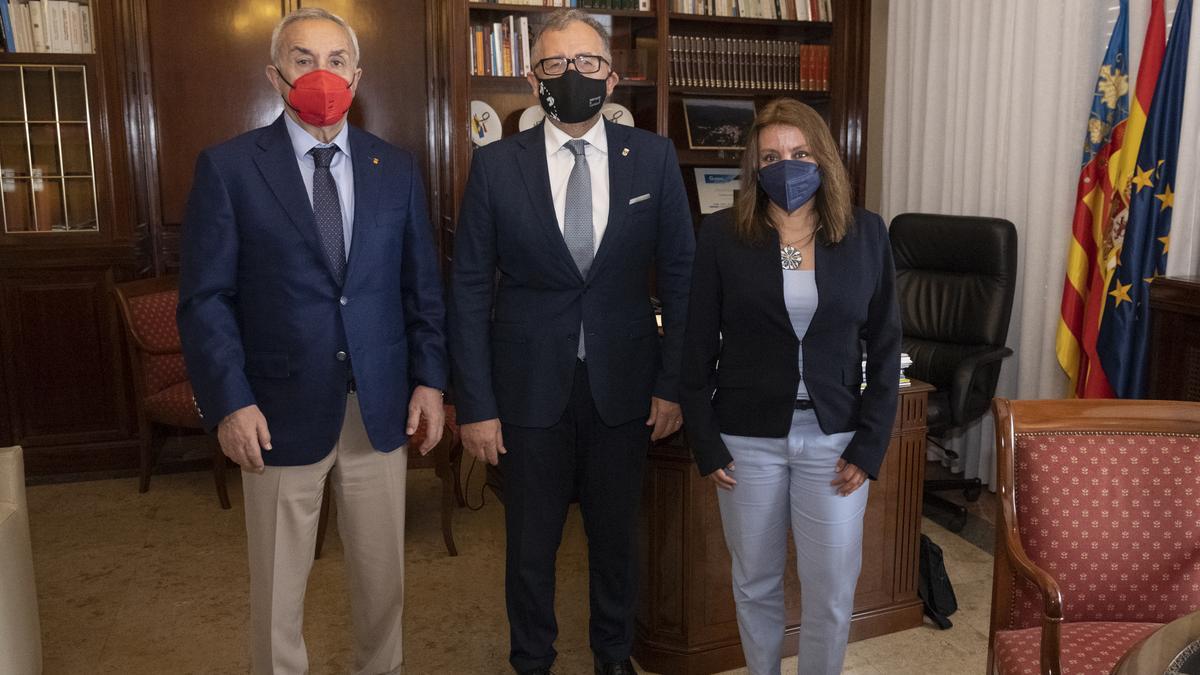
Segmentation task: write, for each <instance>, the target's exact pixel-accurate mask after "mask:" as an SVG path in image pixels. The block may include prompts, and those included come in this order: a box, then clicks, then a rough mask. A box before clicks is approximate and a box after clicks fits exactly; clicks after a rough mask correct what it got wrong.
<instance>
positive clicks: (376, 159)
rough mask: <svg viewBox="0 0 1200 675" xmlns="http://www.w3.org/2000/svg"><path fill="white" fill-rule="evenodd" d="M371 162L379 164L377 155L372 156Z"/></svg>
mask: <svg viewBox="0 0 1200 675" xmlns="http://www.w3.org/2000/svg"><path fill="white" fill-rule="evenodd" d="M371 163H372V164H374V165H375V166H379V158H378V157H372V158H371Z"/></svg>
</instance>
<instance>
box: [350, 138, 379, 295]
mask: <svg viewBox="0 0 1200 675" xmlns="http://www.w3.org/2000/svg"><path fill="white" fill-rule="evenodd" d="M374 146H375V142H374V140H373V139H372V138H371V137H370V136H368V135H367V134H366V133H364V132H363V131H361V130H359V129H358V128H356V127H350V161H351V162H352V163H353V165H354V228H353V229H352V231H351V235H350V251H349V257H348V258H347V259H346V283H347V284H349V283H350V278H351V275H353V274H354V270H355V261H356V260H361V259H362V258H364V257H367V255H368V253H369V251H370V246H371V245H372V244H371V241H372V237H373V235H374V232H375V224H376V222H375V216H376V214H377V212H378V209H377V208H376V207H377V205H378V204H379V191H380V190H381V189H382V185H381V180H380V172H379V165H378V164H376V163H375V158H374V156H372V154H371V153H372V152H373V148H374ZM359 267H361V264H360V265H359Z"/></svg>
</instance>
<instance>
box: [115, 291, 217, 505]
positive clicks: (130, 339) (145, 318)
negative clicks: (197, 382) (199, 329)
mask: <svg viewBox="0 0 1200 675" xmlns="http://www.w3.org/2000/svg"><path fill="white" fill-rule="evenodd" d="M116 294H117V303H118V304H119V305H120V307H121V316H122V318H124V320H125V337H126V342H127V343H128V346H129V361H130V363H132V364H133V381H134V392H135V395H136V397H137V414H138V433H139V434H140V435H141V482H140V484H139V486H138V491H139V492H145V491H147V490H149V489H150V473H151V471H152V470H153V469H154V463H155V460H156V459H157V455H158V451H159V450H160V449H161V448H162V444H163V442H164V441H165V440H166V433H167V432H170V431H174V432H176V433H178V432H180V431H181V430H189V431H193V432H199V431H201V429H202V426H201V424H200V417H199V415H198V414H197V413H196V403H195V401H194V400H193V399H192V385H191V383H190V382H188V376H187V370H186V369H185V368H184V365H183V347H182V346H181V345H180V342H179V329H178V328H177V327H176V325H175V307H176V305H178V304H179V286H178V279H177V278H176V277H173V276H166V277H157V278H154V279H143V280H140V281H131V282H128V283H123V284H117V285H116ZM210 438H211V444H212V448H213V479H214V480H215V481H216V484H217V497H218V498H219V499H220V500H221V508H223V509H227V508H229V492H228V490H227V489H226V487H225V455H224V454H222V453H221V447H220V446H219V445H218V444H217V440H216V438H215V437H210Z"/></svg>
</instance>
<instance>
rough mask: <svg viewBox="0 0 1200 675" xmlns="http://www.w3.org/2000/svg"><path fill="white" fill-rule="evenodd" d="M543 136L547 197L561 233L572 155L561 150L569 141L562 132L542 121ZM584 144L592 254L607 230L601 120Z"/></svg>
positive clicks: (604, 145)
mask: <svg viewBox="0 0 1200 675" xmlns="http://www.w3.org/2000/svg"><path fill="white" fill-rule="evenodd" d="M542 129H543V132H544V133H545V134H546V166H547V168H549V169H550V194H551V195H552V196H553V197H554V215H555V216H557V217H558V230H559V232H562V231H563V228H564V227H565V224H564V219H565V215H564V214H565V213H566V210H567V181H568V179H570V177H571V169H573V168H574V167H575V154H574V153H572V152H571V150H570V148H567V147H565V146H566V144H567V141H570V140H573V139H572V137H571V136H570V135H568V134H567V133H566V132H564V131H563V130H562V129H559V128H558V127H556V126H554V125H553V124H551V123H550V120H546V121H545V122H543V123H542ZM581 138H582V139H583V140H585V141H587V145H586V146H585V148H584V154H583V156H584V157H585V158H586V159H587V163H588V171H589V173H591V178H592V252H593V253H594V252H595V251H596V250H597V249H599V248H600V240H601V239H602V238H603V237H604V230H605V228H607V227H608V134H607V132H606V131H605V130H604V120H603V118H601V119H597V120H596V123H595V124H593V125H592V128H591V129H588V131H587V133H586V134H584V135H583V136H581Z"/></svg>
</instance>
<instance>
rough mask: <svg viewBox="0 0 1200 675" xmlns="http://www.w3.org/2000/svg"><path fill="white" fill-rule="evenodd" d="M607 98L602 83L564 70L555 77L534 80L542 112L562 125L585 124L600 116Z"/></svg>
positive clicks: (605, 87)
mask: <svg viewBox="0 0 1200 675" xmlns="http://www.w3.org/2000/svg"><path fill="white" fill-rule="evenodd" d="M607 95H608V83H607V81H606V80H597V79H594V78H591V77H584V76H583V75H580V74H579V73H578V72H576V71H574V70H571V69H569V68H568V69H567V72H565V73H563V74H562V75H561V76H559V77H555V78H552V79H546V80H543V79H542V78H540V77H539V78H538V100H540V101H541V103H542V110H545V111H546V114H547V115H549V116H550V117H551V118H553V119H556V120H558V121H559V122H562V123H563V124H578V123H579V122H586V121H588V120H590V119H592V118H593V117H595V116H596V115H597V114H599V112H600V106H602V105H604V98H605V97H606V96H607Z"/></svg>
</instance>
